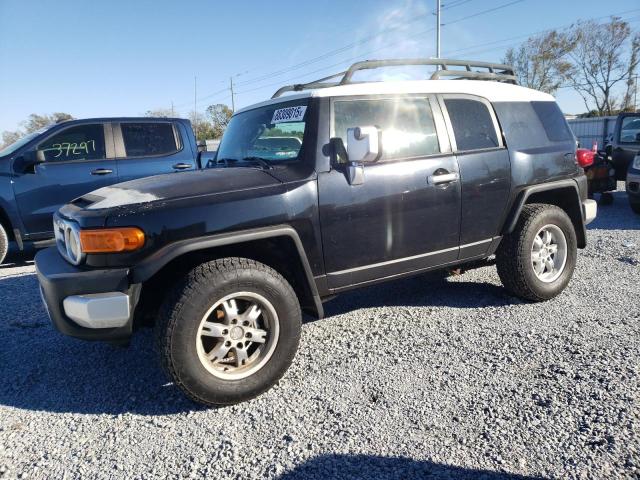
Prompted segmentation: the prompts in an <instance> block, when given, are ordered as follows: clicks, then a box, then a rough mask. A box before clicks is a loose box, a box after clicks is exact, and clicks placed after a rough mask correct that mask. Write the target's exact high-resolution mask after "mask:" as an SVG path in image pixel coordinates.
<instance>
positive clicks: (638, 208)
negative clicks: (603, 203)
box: [629, 198, 640, 215]
mask: <svg viewBox="0 0 640 480" xmlns="http://www.w3.org/2000/svg"><path fill="white" fill-rule="evenodd" d="M629 206H630V207H631V210H633V213H636V214H638V215H640V199H638V200H632V199H631V198H629Z"/></svg>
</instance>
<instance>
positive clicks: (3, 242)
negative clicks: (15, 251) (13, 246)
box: [0, 224, 9, 265]
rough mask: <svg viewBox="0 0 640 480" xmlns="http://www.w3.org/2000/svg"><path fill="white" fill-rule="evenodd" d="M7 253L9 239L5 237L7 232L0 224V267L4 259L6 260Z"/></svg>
mask: <svg viewBox="0 0 640 480" xmlns="http://www.w3.org/2000/svg"><path fill="white" fill-rule="evenodd" d="M8 251H9V237H8V236H7V231H6V230H5V229H4V226H3V225H2V224H0V265H2V262H4V259H5V258H7V252H8Z"/></svg>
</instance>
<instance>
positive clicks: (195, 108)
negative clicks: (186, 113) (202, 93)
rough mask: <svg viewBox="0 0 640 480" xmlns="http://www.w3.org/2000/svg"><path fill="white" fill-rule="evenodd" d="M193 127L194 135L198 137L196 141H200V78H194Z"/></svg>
mask: <svg viewBox="0 0 640 480" xmlns="http://www.w3.org/2000/svg"><path fill="white" fill-rule="evenodd" d="M193 123H195V125H194V126H193V129H194V133H195V135H196V141H197V140H198V77H196V76H194V77H193Z"/></svg>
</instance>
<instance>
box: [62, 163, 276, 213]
mask: <svg viewBox="0 0 640 480" xmlns="http://www.w3.org/2000/svg"><path fill="white" fill-rule="evenodd" d="M279 183H280V181H278V180H276V179H275V178H274V177H272V176H271V175H269V174H268V173H267V172H266V171H264V170H260V169H257V168H248V167H247V168H245V167H241V168H215V169H208V170H200V171H195V172H181V173H168V174H165V175H156V176H154V177H147V178H141V179H138V180H131V181H129V182H124V183H119V184H116V185H112V186H109V187H104V188H100V189H98V190H94V191H93V192H91V193H88V194H86V195H83V196H82V197H80V198H79V199H78V200H76V201H74V202H73V203H74V204H76V205H78V206H81V207H82V208H85V209H87V210H99V209H104V208H117V207H125V206H129V205H134V204H141V203H150V202H158V201H169V200H175V199H180V198H187V197H197V196H201V195H215V194H221V193H229V192H235V191H241V190H247V189H251V188H260V187H267V186H272V185H277V184H279Z"/></svg>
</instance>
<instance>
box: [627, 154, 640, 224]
mask: <svg viewBox="0 0 640 480" xmlns="http://www.w3.org/2000/svg"><path fill="white" fill-rule="evenodd" d="M626 187H627V197H628V198H629V206H630V207H631V210H633V211H634V212H635V213H637V214H638V215H640V152H638V153H637V154H636V156H635V158H634V159H633V162H631V166H630V167H629V171H628V173H627V182H626Z"/></svg>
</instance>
